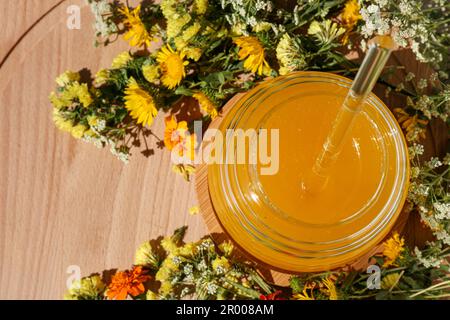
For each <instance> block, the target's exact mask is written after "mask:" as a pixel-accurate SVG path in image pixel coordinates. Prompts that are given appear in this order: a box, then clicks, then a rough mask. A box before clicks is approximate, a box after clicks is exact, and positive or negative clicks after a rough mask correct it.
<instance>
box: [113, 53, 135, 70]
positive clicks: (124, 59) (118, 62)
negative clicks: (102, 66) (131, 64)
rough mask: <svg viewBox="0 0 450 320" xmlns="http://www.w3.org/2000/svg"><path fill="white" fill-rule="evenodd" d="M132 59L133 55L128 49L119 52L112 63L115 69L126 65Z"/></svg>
mask: <svg viewBox="0 0 450 320" xmlns="http://www.w3.org/2000/svg"><path fill="white" fill-rule="evenodd" d="M130 60H131V55H130V53H129V52H128V51H124V52H122V53H119V54H118V55H117V56H116V57H115V58H114V60H113V62H112V64H111V68H113V69H119V68H122V67H125V66H126V65H127V63H128V61H130Z"/></svg>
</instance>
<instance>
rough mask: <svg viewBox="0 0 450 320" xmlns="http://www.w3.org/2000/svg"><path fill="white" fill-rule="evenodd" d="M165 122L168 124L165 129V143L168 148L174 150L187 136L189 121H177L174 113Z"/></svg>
mask: <svg viewBox="0 0 450 320" xmlns="http://www.w3.org/2000/svg"><path fill="white" fill-rule="evenodd" d="M164 122H165V124H166V127H165V129H164V145H165V146H166V148H167V149H168V150H172V149H173V148H174V147H175V146H176V145H177V144H179V143H181V142H182V141H183V140H184V139H185V138H186V133H187V131H188V127H187V122H186V121H180V122H177V120H176V119H175V116H173V115H172V116H168V117H166V119H164Z"/></svg>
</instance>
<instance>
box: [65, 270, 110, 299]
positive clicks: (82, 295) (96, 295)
mask: <svg viewBox="0 0 450 320" xmlns="http://www.w3.org/2000/svg"><path fill="white" fill-rule="evenodd" d="M105 289H106V286H105V284H104V283H103V281H102V278H100V276H99V275H94V276H90V277H86V278H83V279H81V280H78V281H74V282H73V283H72V285H71V286H70V288H69V290H68V292H67V293H66V294H65V295H64V299H65V300H97V299H101V298H102V296H103V293H104V291H105Z"/></svg>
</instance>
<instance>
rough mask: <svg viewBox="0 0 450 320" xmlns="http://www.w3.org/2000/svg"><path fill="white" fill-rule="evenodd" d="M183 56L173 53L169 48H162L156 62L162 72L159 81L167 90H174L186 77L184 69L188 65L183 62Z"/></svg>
mask: <svg viewBox="0 0 450 320" xmlns="http://www.w3.org/2000/svg"><path fill="white" fill-rule="evenodd" d="M183 58H184V54H183V53H179V52H175V51H173V49H172V48H171V47H170V46H165V47H162V48H161V50H160V51H159V52H158V55H157V57H156V60H157V61H158V62H159V67H160V68H161V71H162V77H161V81H162V83H163V85H165V86H166V87H167V88H169V89H173V88H175V87H176V86H177V85H179V84H180V82H181V80H183V78H184V77H185V76H186V72H185V70H184V67H185V66H186V65H187V64H188V63H189V62H187V61H184V60H183Z"/></svg>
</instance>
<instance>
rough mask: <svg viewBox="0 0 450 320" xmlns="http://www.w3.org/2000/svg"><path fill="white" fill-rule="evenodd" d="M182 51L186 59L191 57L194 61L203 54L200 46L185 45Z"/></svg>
mask: <svg viewBox="0 0 450 320" xmlns="http://www.w3.org/2000/svg"><path fill="white" fill-rule="evenodd" d="M182 52H183V53H184V54H185V55H186V57H187V58H188V59H192V60H194V61H198V60H200V58H201V57H202V54H203V50H202V49H200V48H194V47H185V48H184V49H183V50H182Z"/></svg>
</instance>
